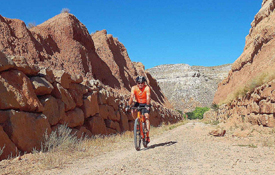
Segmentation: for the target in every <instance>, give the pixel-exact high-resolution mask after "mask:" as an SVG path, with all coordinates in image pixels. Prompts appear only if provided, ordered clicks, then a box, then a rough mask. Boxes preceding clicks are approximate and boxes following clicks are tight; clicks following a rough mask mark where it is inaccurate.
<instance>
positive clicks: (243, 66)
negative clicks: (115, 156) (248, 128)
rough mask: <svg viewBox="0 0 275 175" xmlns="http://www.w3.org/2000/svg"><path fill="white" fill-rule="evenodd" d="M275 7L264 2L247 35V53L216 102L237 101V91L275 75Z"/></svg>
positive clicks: (269, 1) (221, 86) (269, 0)
mask: <svg viewBox="0 0 275 175" xmlns="http://www.w3.org/2000/svg"><path fill="white" fill-rule="evenodd" d="M259 5H260V4H259ZM274 8H275V1H274V0H264V1H263V3H262V8H261V9H260V10H259V12H258V13H257V14H256V16H255V18H254V20H253V21H252V23H251V29H250V31H249V34H248V35H247V36H246V42H245V47H244V51H243V53H242V54H241V56H240V57H239V58H238V59H237V60H236V61H235V62H234V63H233V65H232V70H231V71H230V72H229V75H228V77H227V78H225V79H224V80H223V81H222V82H221V83H220V84H219V87H218V90H217V92H216V93H215V97H214V103H219V104H221V103H227V102H229V101H230V100H232V99H234V98H235V96H234V94H235V93H236V92H237V91H239V90H240V89H242V88H244V87H245V86H248V85H249V84H250V83H251V82H252V81H253V80H254V79H255V78H257V77H259V76H261V75H262V74H267V75H268V76H273V75H274V73H273V72H274V71H273V69H274V66H275V52H274V45H275V40H274V36H275V33H274V31H275V23H274V22H273V21H274V20H275V12H274Z"/></svg>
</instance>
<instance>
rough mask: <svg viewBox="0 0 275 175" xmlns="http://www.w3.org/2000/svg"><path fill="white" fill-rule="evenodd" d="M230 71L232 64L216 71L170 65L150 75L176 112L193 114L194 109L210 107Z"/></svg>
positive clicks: (206, 68)
mask: <svg viewBox="0 0 275 175" xmlns="http://www.w3.org/2000/svg"><path fill="white" fill-rule="evenodd" d="M230 69H231V65H230V64H228V65H222V66H215V67H203V66H190V65H188V64H170V65H160V66H156V67H153V68H151V69H148V70H147V71H148V72H149V73H150V74H151V75H153V77H155V78H156V80H157V82H158V84H159V86H160V87H161V89H162V91H163V93H164V94H165V96H167V98H168V100H169V101H170V103H171V104H172V105H173V106H174V107H175V108H176V109H178V110H181V111H184V112H190V111H193V110H194V109H195V107H205V106H208V107H210V105H211V104H212V101H213V98H214V94H215V92H216V90H217V86H218V83H219V82H220V81H222V80H223V79H224V78H225V77H226V76H227V75H228V72H229V70H230Z"/></svg>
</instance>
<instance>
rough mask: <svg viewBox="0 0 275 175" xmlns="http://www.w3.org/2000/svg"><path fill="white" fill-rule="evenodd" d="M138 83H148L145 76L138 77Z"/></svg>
mask: <svg viewBox="0 0 275 175" xmlns="http://www.w3.org/2000/svg"><path fill="white" fill-rule="evenodd" d="M136 82H137V83H144V82H146V78H145V77H144V76H138V77H137V78H136Z"/></svg>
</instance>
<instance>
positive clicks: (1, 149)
mask: <svg viewBox="0 0 275 175" xmlns="http://www.w3.org/2000/svg"><path fill="white" fill-rule="evenodd" d="M4 149H5V145H4V146H3V148H1V147H0V156H1V155H2V154H3V150H4Z"/></svg>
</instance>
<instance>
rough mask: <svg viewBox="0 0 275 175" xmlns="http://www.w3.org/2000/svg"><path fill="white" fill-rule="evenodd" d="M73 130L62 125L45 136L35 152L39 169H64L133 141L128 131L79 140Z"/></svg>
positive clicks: (161, 129)
mask: <svg viewBox="0 0 275 175" xmlns="http://www.w3.org/2000/svg"><path fill="white" fill-rule="evenodd" d="M186 123H187V121H186V120H183V121H181V122H178V123H175V124H170V123H169V124H167V125H166V124H164V123H163V124H162V125H160V126H159V127H151V129H150V135H152V136H154V135H159V134H162V133H163V132H165V131H168V130H172V129H174V128H176V127H178V126H181V125H184V124H186ZM71 132H72V129H70V128H68V127H67V126H64V125H61V126H59V127H58V129H57V130H56V131H53V132H52V133H51V134H50V135H47V134H45V142H44V144H43V147H42V149H41V151H37V150H33V152H32V153H33V155H34V156H35V158H36V159H37V161H39V166H40V167H38V168H40V169H51V168H56V167H62V166H63V165H64V164H65V163H69V162H70V161H72V160H73V159H74V158H78V159H79V158H83V157H86V156H96V155H98V154H100V153H102V152H110V151H113V150H115V149H122V148H124V147H127V144H121V142H125V143H129V142H132V141H133V132H132V131H127V132H124V133H122V134H115V135H110V136H100V135H99V136H94V137H93V138H82V139H77V137H76V135H74V134H71Z"/></svg>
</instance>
